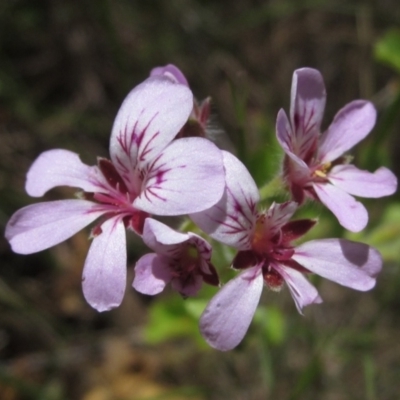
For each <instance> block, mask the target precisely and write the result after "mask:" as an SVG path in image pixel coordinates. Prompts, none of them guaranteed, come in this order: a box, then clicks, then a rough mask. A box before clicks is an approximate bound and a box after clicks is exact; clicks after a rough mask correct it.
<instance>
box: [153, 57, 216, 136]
mask: <svg viewBox="0 0 400 400" xmlns="http://www.w3.org/2000/svg"><path fill="white" fill-rule="evenodd" d="M150 76H165V77H168V78H170V79H171V80H173V81H174V82H176V83H180V84H182V85H185V86H187V87H189V83H188V81H187V79H186V77H185V75H183V73H182V71H181V70H180V69H179V68H178V67H176V66H175V65H173V64H168V65H166V66H164V67H156V68H153V69H152V70H151V72H150ZM210 110H211V98H210V97H207V98H206V99H204V100H203V101H198V100H196V99H193V109H192V112H191V113H190V117H189V119H188V121H187V122H186V124H185V125H184V126H183V127H182V129H181V130H180V131H179V133H178V134H177V136H176V137H177V138H182V137H209V136H210V135H209V132H208V131H209V129H208V123H209V118H210Z"/></svg>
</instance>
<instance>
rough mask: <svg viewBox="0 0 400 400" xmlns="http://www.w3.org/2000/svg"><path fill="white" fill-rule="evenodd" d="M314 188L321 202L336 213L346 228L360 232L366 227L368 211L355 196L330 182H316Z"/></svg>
mask: <svg viewBox="0 0 400 400" xmlns="http://www.w3.org/2000/svg"><path fill="white" fill-rule="evenodd" d="M313 188H314V190H315V193H316V194H317V196H318V198H319V200H320V201H321V203H323V204H325V206H326V207H328V208H329V210H331V211H332V213H333V214H335V216H336V218H337V219H338V221H339V223H340V225H342V226H343V227H344V228H346V229H348V230H349V231H352V232H359V231H361V230H363V229H364V228H365V227H366V225H367V223H368V212H367V210H366V209H365V207H364V206H363V205H362V204H361V203H360V202H359V201H357V200H356V199H355V198H354V197H353V196H351V195H349V194H348V193H346V192H345V191H343V190H342V189H340V188H338V187H336V186H333V185H331V184H330V183H325V184H314V185H313Z"/></svg>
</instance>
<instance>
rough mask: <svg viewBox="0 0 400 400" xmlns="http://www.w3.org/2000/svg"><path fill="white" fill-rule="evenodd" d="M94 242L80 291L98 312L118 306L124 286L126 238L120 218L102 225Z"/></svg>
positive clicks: (86, 263) (87, 259)
mask: <svg viewBox="0 0 400 400" xmlns="http://www.w3.org/2000/svg"><path fill="white" fill-rule="evenodd" d="M101 229H102V233H101V234H100V235H98V236H96V237H95V238H94V239H93V242H92V244H91V246H90V249H89V253H88V255H87V257H86V261H85V266H84V269H83V277H82V288H83V294H84V296H85V299H86V301H87V302H88V303H89V304H90V305H91V306H92V307H93V308H95V309H96V310H97V311H100V312H101V311H108V310H111V309H112V308H115V307H118V306H119V305H120V304H121V302H122V299H123V297H124V293H125V287H126V237H125V226H124V223H123V221H122V219H120V217H115V218H111V219H109V220H107V221H105V222H104V223H103V224H102V225H101Z"/></svg>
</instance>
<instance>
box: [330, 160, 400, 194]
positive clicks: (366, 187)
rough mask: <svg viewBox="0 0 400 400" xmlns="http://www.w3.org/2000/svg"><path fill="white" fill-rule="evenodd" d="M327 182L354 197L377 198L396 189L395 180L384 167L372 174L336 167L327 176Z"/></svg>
mask: <svg viewBox="0 0 400 400" xmlns="http://www.w3.org/2000/svg"><path fill="white" fill-rule="evenodd" d="M328 179H329V181H330V182H331V183H332V184H333V185H335V186H337V187H339V188H340V189H342V190H344V191H345V192H347V193H349V194H352V195H354V196H360V197H369V198H379V197H384V196H389V195H391V194H393V193H394V192H395V191H396V189H397V178H396V176H395V175H394V174H393V172H391V171H390V170H388V169H387V168H385V167H381V168H379V169H377V170H376V171H375V172H374V173H372V172H368V171H362V170H360V169H358V168H356V167H355V166H354V165H337V166H335V167H333V168H332V170H331V171H330V173H329V175H328Z"/></svg>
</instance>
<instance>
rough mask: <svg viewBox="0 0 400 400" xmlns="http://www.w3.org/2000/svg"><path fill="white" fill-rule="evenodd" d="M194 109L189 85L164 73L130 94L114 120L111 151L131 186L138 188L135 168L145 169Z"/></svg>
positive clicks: (112, 156) (116, 164) (117, 166)
mask: <svg viewBox="0 0 400 400" xmlns="http://www.w3.org/2000/svg"><path fill="white" fill-rule="evenodd" d="M192 108H193V95H192V93H191V91H190V90H189V88H187V87H186V86H184V85H181V84H178V83H174V82H172V81H171V80H170V79H169V78H166V77H163V76H156V77H150V78H148V79H146V80H145V81H144V82H143V83H141V84H140V85H138V86H136V87H135V88H134V89H133V90H132V91H131V92H130V93H129V94H128V96H127V97H126V99H125V100H124V102H123V103H122V105H121V108H120V109H119V111H118V114H117V117H116V119H115V121H114V125H113V128H112V133H111V140H110V154H111V159H112V161H113V164H114V165H115V167H116V168H117V170H118V172H119V173H120V175H121V176H122V177H123V178H124V180H125V182H126V184H127V186H128V188H129V189H131V190H137V189H138V187H137V182H136V181H137V177H136V176H135V169H136V168H138V169H141V170H142V169H145V168H146V166H147V165H148V163H149V162H151V161H152V160H153V159H154V158H155V157H156V156H157V155H158V154H159V153H160V152H161V150H162V149H163V148H164V147H165V146H166V145H167V144H168V143H169V142H171V140H172V139H173V138H174V137H175V136H176V134H177V133H178V132H179V130H180V129H181V128H182V126H183V125H184V124H185V122H186V121H187V119H188V117H189V115H190V112H191V111H192ZM136 173H137V172H136Z"/></svg>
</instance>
